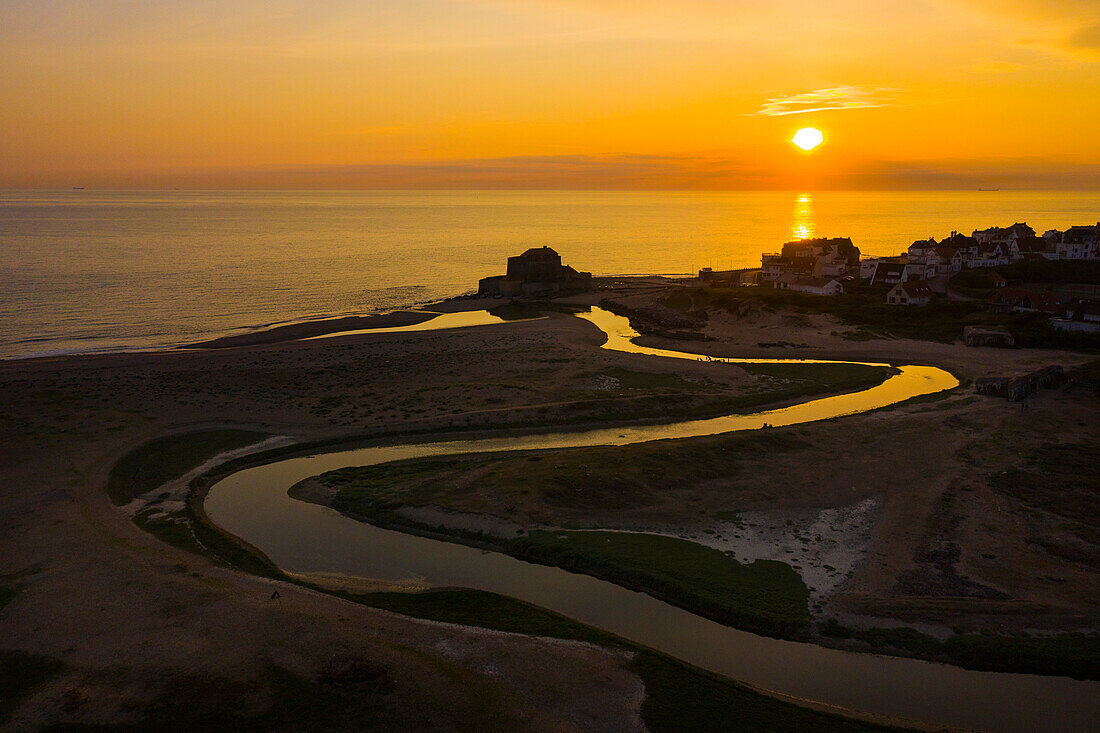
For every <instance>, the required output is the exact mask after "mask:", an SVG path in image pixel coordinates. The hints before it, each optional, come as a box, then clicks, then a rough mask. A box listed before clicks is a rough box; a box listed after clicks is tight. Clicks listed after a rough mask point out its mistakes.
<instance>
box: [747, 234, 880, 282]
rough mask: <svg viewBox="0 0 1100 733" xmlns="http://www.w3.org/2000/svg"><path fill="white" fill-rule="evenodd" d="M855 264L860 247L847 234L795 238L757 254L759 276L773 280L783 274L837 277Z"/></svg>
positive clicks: (853, 268)
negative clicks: (764, 252)
mask: <svg viewBox="0 0 1100 733" xmlns="http://www.w3.org/2000/svg"><path fill="white" fill-rule="evenodd" d="M858 267H859V247H856V246H855V245H854V244H852V240H851V238H849V237H834V238H832V239H828V238H823V237H822V238H818V239H796V240H794V241H791V242H787V243H786V244H784V245H783V249H782V250H781V251H780V252H778V253H768V254H763V255H761V257H760V268H761V272H762V274H761V279H762V280H765V281H772V282H774V281H775V280H778V279H779V278H780V277H781V276H782V275H810V276H814V277H840V276H841V275H845V274H847V273H849V272H852V271H854V270H855V269H856V268H858Z"/></svg>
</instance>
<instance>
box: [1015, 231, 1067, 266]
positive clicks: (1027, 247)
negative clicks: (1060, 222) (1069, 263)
mask: <svg viewBox="0 0 1100 733" xmlns="http://www.w3.org/2000/svg"><path fill="white" fill-rule="evenodd" d="M1047 234H1051V232H1047V233H1046V234H1044V235H1043V236H1042V237H1022V238H1021V239H1019V240H1017V242H1016V246H1017V248H1018V249H1019V252H1020V258H1021V259H1025V260H1027V259H1038V258H1042V259H1046V260H1054V259H1057V258H1058V252H1057V246H1058V243H1059V242H1061V241H1062V233H1061V232H1057V236H1056V237H1055V236H1049V237H1048V236H1047Z"/></svg>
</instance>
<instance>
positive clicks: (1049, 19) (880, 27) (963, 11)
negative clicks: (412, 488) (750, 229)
mask: <svg viewBox="0 0 1100 733" xmlns="http://www.w3.org/2000/svg"><path fill="white" fill-rule="evenodd" d="M0 100H3V101H2V103H0V187H9V188H10V187H69V186H89V187H92V186H113V187H162V186H166V187H173V186H179V187H249V188H252V187H279V188H359V187H371V188H374V187H378V188H406V187H423V188H449V187H467V188H479V187H484V188H652V189H664V188H687V189H697V188H700V189H758V188H764V189H802V188H887V189H889V188H973V187H994V186H996V187H1004V188H1079V189H1085V188H1087V189H1095V188H1098V187H1100V2H1098V1H1097V0H833V1H832V2H810V1H809V0H677V1H676V2H671V1H668V2H661V1H658V0H621V1H620V0H372V1H370V2H362V1H361V0H328V1H327V2H326V1H314V2H307V1H306V0H264V1H263V2H261V1H260V0H177V1H175V2H169V1H165V2H150V1H138V0H95V1H94V2H89V1H88V0H82V1H79V2H77V1H70V0H0ZM807 126H812V127H817V128H819V129H820V130H822V131H823V132H824V134H825V143H824V144H823V145H822V146H821V147H820V148H818V149H817V150H815V151H813V152H811V153H803V152H801V151H799V150H798V149H797V148H795V147H794V146H793V145H792V144H791V143H790V142H789V140H790V137H791V135H792V133H793V132H794V131H795V130H797V129H798V128H801V127H807Z"/></svg>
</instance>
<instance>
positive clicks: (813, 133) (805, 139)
mask: <svg viewBox="0 0 1100 733" xmlns="http://www.w3.org/2000/svg"><path fill="white" fill-rule="evenodd" d="M824 140H825V136H824V135H822V134H821V130H819V129H817V128H816V127H803V128H802V129H801V130H799V131H798V132H796V133H795V134H794V137H792V138H791V142H792V143H794V144H795V145H797V146H798V147H800V148H802V149H803V150H813V149H814V148H816V147H817V146H818V145H820V144H821V143H822V141H824Z"/></svg>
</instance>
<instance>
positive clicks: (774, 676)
mask: <svg viewBox="0 0 1100 733" xmlns="http://www.w3.org/2000/svg"><path fill="white" fill-rule="evenodd" d="M580 317H581V318H584V319H586V320H589V321H591V322H592V323H593V324H595V325H596V326H597V327H598V328H600V329H601V330H602V331H603V332H604V333H605V334H607V342H606V343H605V344H604V348H608V349H615V350H619V351H628V352H632V353H636V354H640V355H647V356H648V357H651V358H661V359H667V358H675V359H692V360H697V359H699V358H700V357H699V356H698V355H695V354H688V353H683V352H678V351H669V350H663V349H654V348H647V347H642V346H638V345H636V344H634V343H633V342H632V341H631V339H632V338H633V337H635V336H636V335H637V334H636V333H635V332H634V331H633V330H632V329H631V328H630V324H629V322H628V321H627V320H626V319H625V318H622V317H620V316H616V315H614V314H612V313H609V312H607V311H603V310H600V309H593V311H592V312H591V313H588V314H582V315H581V316H580ZM429 323H430V321H429ZM421 330H423V329H421ZM707 358H709V357H707ZM714 360H715V361H727V362H731V363H737V362H745V363H761V362H770V363H826V362H815V361H812V360H789V359H770V360H769V359H720V360H719V359H714ZM831 363H837V362H831ZM957 385H958V381H957V380H956V379H955V378H954V377H953V376H952V375H951V374H949V373H947V372H945V371H943V370H940V369H936V368H934V367H920V366H903V367H900V373H898V374H896V375H894V376H892V377H890V378H889V379H887V380H886V381H885V382H883V383H882V384H880V385H878V386H876V387H872V388H870V389H866V390H863V391H861V392H856V393H853V394H846V395H840V396H834V397H826V398H823V399H816V400H811V401H808V402H804V403H801V404H797V405H792V406H790V407H784V408H780V409H776V410H769V411H765V412H758V413H754V414H750V415H729V416H724V417H716V418H710V419H705V420H691V421H686V422H680V423H673V424H668V425H651V426H639V427H629V428H602V429H595V430H585V431H577V432H566V433H544V434H539V435H524V436H513V437H505V438H489V439H480V440H454V441H446V442H438V443H419V444H404V445H388V446H378V447H371V448H360V449H355V450H347V451H341V452H333V453H320V454H317V455H311V456H305V457H298V458H290V459H286V460H281V461H277V462H275V463H270V464H267V465H262V466H258V467H255V468H249V469H245V470H243V471H239V472H237V473H234V474H232V475H230V476H227V477H226V478H224V479H222V480H221V481H219V482H218V483H217V484H216V485H215V486H214V487H212V489H211V491H210V493H209V495H208V496H207V499H206V504H205V506H206V511H207V513H208V515H209V517H210V518H211V520H213V521H214V522H215V523H216V524H218V525H219V526H220V527H222V528H223V529H225V530H226V531H228V532H231V533H232V534H234V535H236V536H238V537H241V538H243V539H244V540H246V541H247V542H249V543H251V544H252V545H253V546H255V547H257V548H259V549H260V550H261V551H262V552H264V553H265V554H266V555H267V556H268V557H269V558H270V559H271V560H272V561H273V562H274V563H275V564H276V565H278V566H279V567H280V568H282V569H283V570H284V571H286V572H288V573H292V574H304V575H313V574H322V573H323V574H339V575H345V576H350V577H360V578H377V579H385V580H392V581H406V582H413V583H416V584H426V585H431V586H436V587H445V586H451V587H465V588H479V589H482V590H487V591H492V592H494V593H500V594H503V595H507V596H511V597H513V598H519V599H521V600H524V601H527V602H530V603H534V604H536V605H539V606H542V607H544V608H548V609H550V610H553V611H556V612H558V613H561V614H564V615H566V616H569V617H571V618H574V619H576V620H578V621H581V622H583V623H586V624H589V625H591V626H594V627H596V628H599V629H603V630H605V631H609V632H611V633H613V634H617V635H619V636H621V637H623V638H625V639H628V640H630V641H632V642H636V643H638V644H642V645H644V646H647V647H650V648H653V649H656V650H658V651H661V652H665V653H667V654H669V655H671V656H674V657H677V658H679V659H682V660H684V661H686V662H688V663H690V664H693V665H695V666H697V667H701V668H703V669H707V670H711V671H713V672H717V673H719V674H723V675H726V676H728V677H731V678H734V679H737V680H741V681H743V682H747V683H749V684H751V685H754V686H756V687H758V688H762V689H764V690H769V691H773V692H775V693H777V694H781V695H785V696H790V697H794V698H798V699H804V700H811V701H814V702H818V703H822V704H826V705H830V706H835V707H838V708H844V709H849V710H855V711H861V712H865V713H871V714H877V715H884V716H888V717H890V718H894V719H899V720H902V721H912V722H919V723H922V724H925V725H928V724H932V725H937V726H952V727H960V728H969V729H978V730H996V731H1044V730H1045V731H1086V730H1094V729H1096V726H1097V721H1100V683H1096V682H1084V681H1077V680H1071V679H1068V678H1065V677H1043V676H1036V675H1021V674H1000V673H991V672H975V671H969V670H964V669H960V668H957V667H952V666H948V665H942V664H936V663H931V662H924V661H918V660H912V659H902V658H896V657H886V656H880V655H872V654H854V653H850V652H843V651H839V650H835V649H827V648H824V647H819V646H816V645H813V644H805V643H796V642H789V641H781V640H777V639H770V638H765V637H760V636H756V635H753V634H750V633H746V632H743V631H737V630H735V629H731V628H729V627H726V626H723V625H721V624H718V623H715V622H713V621H709V620H707V619H704V618H701V617H699V616H696V615H695V614H692V613H690V612H688V611H684V610H682V609H679V608H676V607H674V606H671V605H669V604H667V603H664V602H662V601H658V600H656V599H654V598H651V597H650V596H647V595H645V594H643V593H637V592H634V591H630V590H626V589H624V588H622V587H619V586H617V585H614V584H612V583H608V582H605V581H602V580H597V579H596V578H592V577H589V576H587V575H579V574H574V573H569V572H566V571H564V570H560V569H558V568H552V567H546V566H542V565H534V564H531V563H527V562H523V561H521V560H516V559H515V558H512V557H509V556H507V555H503V554H500V553H495V552H487V551H483V550H478V549H474V548H470V547H465V546H462V545H457V544H453V543H448V542H441V541H437V540H431V539H427V538H423V537H416V536H413V535H408V534H404V533H401V532H395V531H391V530H385V529H380V528H377V527H373V526H371V525H369V524H364V523H361V522H357V521H354V520H352V519H349V518H347V517H344V516H342V515H340V514H338V513H337V512H335V511H334V510H332V509H329V508H327V507H322V506H318V505H315V504H308V503H304V502H300V501H296V500H293V499H291V498H290V497H289V496H288V495H287V490H288V489H289V488H290V487H291V486H293V485H294V484H295V483H297V482H298V481H301V480H302V479H305V478H309V477H311V476H316V475H317V474H319V473H322V472H324V471H329V470H333V469H336V468H341V467H344V466H364V465H371V464H376V463H384V462H387V461H395V460H401V459H407V458H419V457H426V456H439V455H448V454H458V453H477V452H489V451H507V450H531V449H540V448H571V447H580V446H592V445H625V444H628V443H637V442H642V441H648V440H659V439H665V438H685V437H691V436H699V435H712V434H717V433H726V432H731V431H735V430H752V429H757V428H760V427H762V426H763V425H764V424H765V423H767V424H768V425H773V426H779V425H791V424H795V423H802V422H809V421H813V420H822V419H827V418H832V417H839V416H843V415H850V414H854V413H858V412H865V411H867V410H872V409H875V408H878V407H883V406H886V405H890V404H893V403H896V402H899V401H901V400H905V399H908V398H910V397H914V396H919V395H924V394H931V393H934V392H939V391H942V390H945V389H950V388H953V387H955V386H957ZM731 714H735V713H731Z"/></svg>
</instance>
